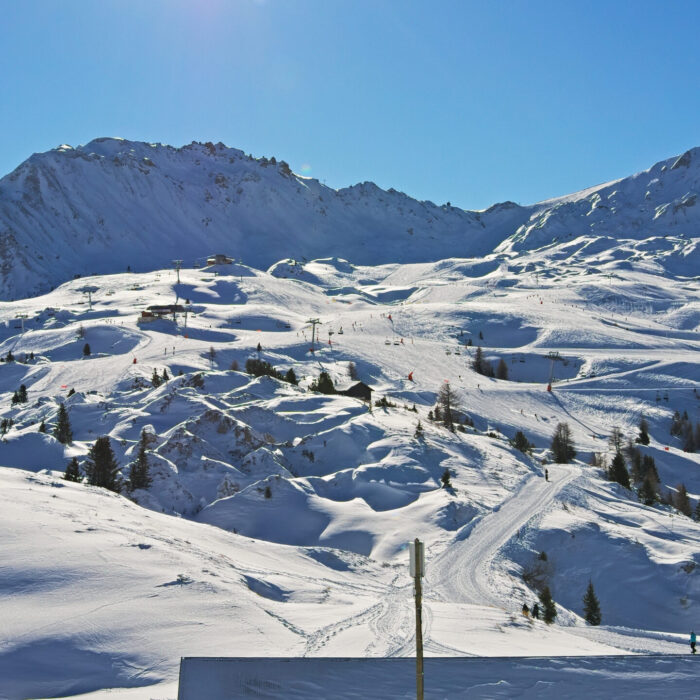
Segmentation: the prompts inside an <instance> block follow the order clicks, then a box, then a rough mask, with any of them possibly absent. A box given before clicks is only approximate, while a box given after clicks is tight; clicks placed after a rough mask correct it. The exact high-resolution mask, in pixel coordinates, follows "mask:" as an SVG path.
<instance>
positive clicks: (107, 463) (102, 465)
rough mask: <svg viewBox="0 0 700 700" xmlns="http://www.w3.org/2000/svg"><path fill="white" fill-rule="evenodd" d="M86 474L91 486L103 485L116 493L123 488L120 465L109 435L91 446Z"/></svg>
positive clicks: (100, 438)
mask: <svg viewBox="0 0 700 700" xmlns="http://www.w3.org/2000/svg"><path fill="white" fill-rule="evenodd" d="M85 475H86V476H87V479H88V484H90V485H91V486H101V487H103V488H105V489H109V490H110V491H114V492H115V493H119V491H120V490H121V479H120V478H119V465H118V464H117V460H116V458H115V456H114V452H113V451H112V445H111V444H110V442H109V437H108V436H106V435H104V436H103V437H99V438H97V440H95V443H94V444H93V446H92V447H91V448H90V451H89V452H88V460H87V462H86V463H85Z"/></svg>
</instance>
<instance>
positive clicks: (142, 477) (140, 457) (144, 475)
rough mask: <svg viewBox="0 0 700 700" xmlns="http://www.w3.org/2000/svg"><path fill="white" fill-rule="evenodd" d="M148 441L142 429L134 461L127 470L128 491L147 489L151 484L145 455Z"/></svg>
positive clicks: (147, 434)
mask: <svg viewBox="0 0 700 700" xmlns="http://www.w3.org/2000/svg"><path fill="white" fill-rule="evenodd" d="M150 439H151V438H150V435H149V433H148V432H147V431H146V429H145V428H144V429H143V430H142V431H141V438H140V439H139V444H138V449H137V452H136V459H135V460H134V461H133V462H132V463H131V468H130V470H129V490H130V491H135V490H136V489H147V488H148V487H149V486H150V485H151V483H152V482H153V480H152V479H151V472H150V468H149V466H148V454H147V451H148V444H149V442H150Z"/></svg>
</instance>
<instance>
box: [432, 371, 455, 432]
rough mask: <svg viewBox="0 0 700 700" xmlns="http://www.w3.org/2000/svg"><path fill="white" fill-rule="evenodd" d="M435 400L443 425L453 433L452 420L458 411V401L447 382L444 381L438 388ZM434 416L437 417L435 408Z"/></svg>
mask: <svg viewBox="0 0 700 700" xmlns="http://www.w3.org/2000/svg"><path fill="white" fill-rule="evenodd" d="M437 400H438V407H439V408H440V413H441V415H442V422H443V425H444V426H445V427H446V428H448V429H449V430H451V431H452V432H454V429H455V427H454V419H455V413H457V412H458V411H459V399H458V397H457V395H456V393H455V391H454V389H453V388H452V387H451V386H450V383H449V382H448V381H445V382H444V383H443V384H442V386H441V387H440V391H438V398H437ZM435 415H436V416H437V408H436V409H435Z"/></svg>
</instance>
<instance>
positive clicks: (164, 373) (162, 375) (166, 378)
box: [160, 369, 170, 384]
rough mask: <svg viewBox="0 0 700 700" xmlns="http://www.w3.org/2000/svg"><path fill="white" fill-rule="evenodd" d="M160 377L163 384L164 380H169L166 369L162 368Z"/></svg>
mask: <svg viewBox="0 0 700 700" xmlns="http://www.w3.org/2000/svg"><path fill="white" fill-rule="evenodd" d="M160 378H161V379H162V380H163V384H165V382H167V381H170V375H169V374H168V370H167V369H164V370H163V374H161V375H160Z"/></svg>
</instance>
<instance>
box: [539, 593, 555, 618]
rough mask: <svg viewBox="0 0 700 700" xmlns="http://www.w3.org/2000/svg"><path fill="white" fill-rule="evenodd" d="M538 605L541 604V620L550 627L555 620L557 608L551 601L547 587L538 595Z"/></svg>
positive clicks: (550, 594)
mask: <svg viewBox="0 0 700 700" xmlns="http://www.w3.org/2000/svg"><path fill="white" fill-rule="evenodd" d="M540 603H542V619H543V620H544V621H545V622H546V623H547V624H548V625H551V624H552V622H554V620H556V618H557V606H556V605H555V604H554V600H553V599H552V593H551V592H550V590H549V586H545V587H544V588H543V589H542V592H541V593H540Z"/></svg>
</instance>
